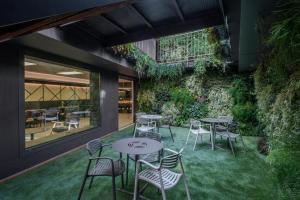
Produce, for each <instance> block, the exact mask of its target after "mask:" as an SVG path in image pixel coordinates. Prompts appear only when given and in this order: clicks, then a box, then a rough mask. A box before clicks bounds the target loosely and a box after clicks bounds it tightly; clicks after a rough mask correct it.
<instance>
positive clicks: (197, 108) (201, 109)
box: [185, 102, 208, 119]
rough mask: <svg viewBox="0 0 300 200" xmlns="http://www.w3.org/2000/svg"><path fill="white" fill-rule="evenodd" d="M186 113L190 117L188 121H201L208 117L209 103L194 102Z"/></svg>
mask: <svg viewBox="0 0 300 200" xmlns="http://www.w3.org/2000/svg"><path fill="white" fill-rule="evenodd" d="M185 112H186V113H187V115H188V119H189V118H191V119H201V118H203V117H206V116H207V114H208V106H207V103H200V102H194V103H193V104H191V105H189V106H188V107H187V109H186V110H185Z"/></svg>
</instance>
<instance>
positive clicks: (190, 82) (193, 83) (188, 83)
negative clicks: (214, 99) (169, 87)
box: [184, 74, 204, 98]
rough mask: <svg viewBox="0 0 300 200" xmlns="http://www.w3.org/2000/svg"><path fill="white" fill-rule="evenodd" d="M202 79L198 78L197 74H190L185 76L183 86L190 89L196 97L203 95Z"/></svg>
mask: <svg viewBox="0 0 300 200" xmlns="http://www.w3.org/2000/svg"><path fill="white" fill-rule="evenodd" d="M203 82H204V81H203V79H201V78H199V77H198V76H197V75H195V74H192V75H190V76H186V78H185V81H184V87H185V88H186V89H188V90H189V91H190V93H191V94H192V95H193V96H195V97H196V98H198V97H200V96H202V95H204V85H203Z"/></svg>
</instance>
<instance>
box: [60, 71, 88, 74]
mask: <svg viewBox="0 0 300 200" xmlns="http://www.w3.org/2000/svg"><path fill="white" fill-rule="evenodd" d="M57 74H61V75H78V74H83V73H82V72H78V71H70V72H58V73H57Z"/></svg>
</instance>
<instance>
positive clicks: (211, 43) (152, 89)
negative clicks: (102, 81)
mask: <svg viewBox="0 0 300 200" xmlns="http://www.w3.org/2000/svg"><path fill="white" fill-rule="evenodd" d="M202 34H205V35H204V36H203V35H202V36H201V37H199V38H198V39H197V44H198V45H201V44H202V43H203V44H205V46H206V48H210V49H209V51H210V52H213V54H212V55H208V56H207V55H206V56H200V57H198V58H197V59H195V60H194V61H193V63H194V67H193V68H192V69H190V68H186V67H185V65H184V63H180V62H179V63H178V62H177V63H174V64H162V63H161V64H156V62H154V61H151V60H150V61H147V59H149V58H145V59H139V58H137V61H136V67H137V69H138V71H139V72H140V74H141V75H142V76H141V79H140V84H139V92H138V97H137V101H138V110H139V111H143V112H147V113H160V114H163V115H172V116H173V118H172V119H173V120H172V123H173V125H174V126H185V125H188V123H189V119H191V118H193V119H200V118H203V117H217V116H219V115H232V116H233V117H234V120H235V121H236V122H237V123H236V125H237V126H236V130H235V131H238V132H239V133H242V134H243V135H258V134H259V132H258V131H257V130H256V127H257V120H256V106H255V98H254V86H253V78H252V76H251V75H250V74H245V75H241V74H238V73H236V72H235V69H233V68H232V67H230V66H228V65H226V64H225V63H226V55H225V53H224V52H223V50H222V49H223V48H222V46H221V45H220V37H219V35H218V33H217V31H216V30H215V29H213V28H211V29H207V30H205V31H203V32H202ZM172 37H173V38H174V36H172ZM173 38H172V40H171V41H174V39H173ZM201 39H202V40H205V41H202V42H201ZM161 40H163V41H160V42H161V43H164V46H169V47H168V48H170V46H174V43H173V42H171V43H169V44H168V41H170V40H169V39H168V37H166V38H163V39H161ZM179 40H185V38H184V37H182V35H180V37H179V38H177V39H176V48H179V49H181V48H182V47H180V44H183V45H186V44H187V43H186V42H184V41H182V42H181V41H179ZM188 40H189V41H190V40H191V37H189V36H188ZM199 40H200V41H199ZM190 42H191V41H190ZM193 48H196V47H194V46H193ZM182 49H183V48H182ZM143 56H145V57H147V56H146V55H143ZM143 56H139V57H143ZM180 56H181V54H178V55H177V57H179V58H180ZM185 57H187V56H186V55H185ZM140 61H142V62H143V63H142V65H140ZM141 66H142V67H141Z"/></svg>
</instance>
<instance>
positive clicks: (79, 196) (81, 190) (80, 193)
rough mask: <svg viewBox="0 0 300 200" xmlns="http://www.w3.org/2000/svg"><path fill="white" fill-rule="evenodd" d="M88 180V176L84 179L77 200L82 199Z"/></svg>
mask: <svg viewBox="0 0 300 200" xmlns="http://www.w3.org/2000/svg"><path fill="white" fill-rule="evenodd" d="M86 179H87V176H84V179H83V182H82V184H81V187H80V192H79V194H78V197H77V200H79V199H80V198H81V195H82V192H83V188H84V185H85V182H86Z"/></svg>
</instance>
